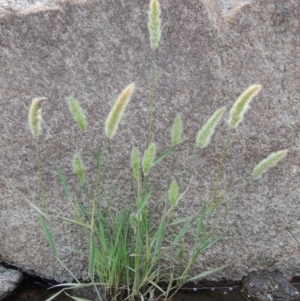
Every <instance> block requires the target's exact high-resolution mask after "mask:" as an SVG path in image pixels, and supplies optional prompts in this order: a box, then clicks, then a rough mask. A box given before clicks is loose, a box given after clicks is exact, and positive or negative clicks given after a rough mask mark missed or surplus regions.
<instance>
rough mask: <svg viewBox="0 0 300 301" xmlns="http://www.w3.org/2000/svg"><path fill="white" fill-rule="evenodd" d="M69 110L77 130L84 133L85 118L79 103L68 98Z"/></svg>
mask: <svg viewBox="0 0 300 301" xmlns="http://www.w3.org/2000/svg"><path fill="white" fill-rule="evenodd" d="M69 110H70V112H71V114H72V115H73V118H74V119H75V121H76V122H77V124H78V126H79V128H80V129H81V130H82V131H84V130H85V128H86V118H85V115H84V113H83V110H82V108H81V106H80V104H79V102H78V101H77V100H76V99H74V98H73V97H71V96H70V97H69Z"/></svg>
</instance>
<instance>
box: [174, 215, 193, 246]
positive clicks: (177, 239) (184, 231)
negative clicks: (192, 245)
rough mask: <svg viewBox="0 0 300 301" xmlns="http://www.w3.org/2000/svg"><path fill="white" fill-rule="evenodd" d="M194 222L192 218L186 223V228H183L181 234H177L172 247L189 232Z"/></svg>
mask: <svg viewBox="0 0 300 301" xmlns="http://www.w3.org/2000/svg"><path fill="white" fill-rule="evenodd" d="M192 221H193V217H190V218H189V219H188V220H187V221H186V223H185V224H184V226H183V227H182V229H181V230H180V232H179V233H178V234H177V236H176V237H175V239H174V240H173V242H172V245H175V244H176V243H177V242H178V241H179V240H180V239H181V238H182V237H183V236H184V234H185V233H186V232H187V230H188V228H189V226H190V224H191V222H192Z"/></svg>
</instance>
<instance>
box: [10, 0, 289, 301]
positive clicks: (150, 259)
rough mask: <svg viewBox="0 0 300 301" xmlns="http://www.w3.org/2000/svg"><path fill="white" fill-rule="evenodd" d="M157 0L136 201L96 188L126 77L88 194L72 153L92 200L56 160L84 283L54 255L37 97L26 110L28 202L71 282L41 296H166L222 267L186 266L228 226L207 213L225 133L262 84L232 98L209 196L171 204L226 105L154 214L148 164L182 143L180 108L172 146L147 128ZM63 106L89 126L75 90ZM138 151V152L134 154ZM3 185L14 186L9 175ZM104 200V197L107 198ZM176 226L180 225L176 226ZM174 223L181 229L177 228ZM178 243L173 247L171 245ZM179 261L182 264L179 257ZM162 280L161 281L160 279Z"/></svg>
mask: <svg viewBox="0 0 300 301" xmlns="http://www.w3.org/2000/svg"><path fill="white" fill-rule="evenodd" d="M160 13H161V9H160V4H159V1H158V0H151V1H150V6H149V14H148V18H149V20H148V28H149V35H150V46H151V51H152V70H151V73H152V81H151V97H150V105H149V129H148V131H149V132H148V139H147V147H146V149H145V150H144V152H140V150H139V149H138V148H137V147H135V146H133V147H132V152H131V158H130V165H131V168H132V174H133V182H134V187H135V192H134V195H133V196H132V199H133V200H134V201H132V202H129V203H128V204H124V206H123V208H122V209H120V210H116V209H114V205H113V201H114V192H115V188H113V189H112V191H111V192H110V193H108V194H105V192H103V189H102V186H101V185H102V176H103V175H102V166H103V162H104V160H105V157H106V156H107V155H108V154H106V150H107V147H108V145H109V143H110V141H111V139H113V137H114V136H115V134H116V132H117V129H118V127H119V124H120V121H121V119H122V117H123V115H124V112H125V110H126V107H127V106H128V105H129V102H130V99H131V97H133V93H134V89H135V85H134V83H132V84H130V85H128V86H127V87H126V88H125V89H124V90H123V91H122V92H121V93H120V95H119V97H118V98H117V100H116V102H115V104H114V106H113V107H112V109H111V111H110V113H109V115H108V117H107V119H106V121H105V126H104V130H105V138H104V139H103V143H102V148H101V150H99V151H98V152H97V155H96V156H95V155H94V153H93V150H92V156H93V157H94V162H95V167H96V168H95V170H96V173H97V174H96V175H95V178H96V181H95V185H94V188H93V192H92V196H90V194H91V193H90V192H89V193H88V191H87V188H86V187H87V185H86V177H85V168H84V162H83V160H82V159H81V156H80V154H79V153H76V154H74V157H73V170H74V173H75V174H76V176H77V177H78V180H79V185H80V186H81V188H82V193H83V196H88V198H90V199H91V204H90V207H88V208H85V207H84V206H83V204H82V203H81V202H80V199H76V198H75V197H74V195H75V194H73V193H72V191H70V189H69V186H68V184H67V181H66V179H65V177H64V174H63V171H62V170H61V169H60V168H59V167H58V176H59V178H60V181H61V184H62V187H63V190H64V192H65V195H66V197H67V199H68V200H69V202H70V205H71V208H72V210H73V211H74V216H75V218H74V219H69V218H65V217H61V218H62V220H64V221H67V222H70V223H72V224H74V226H79V227H80V228H82V229H83V232H84V233H85V234H86V237H87V242H88V244H89V254H88V255H87V257H88V279H87V280H88V283H85V282H80V281H79V279H77V278H76V276H75V275H74V274H73V273H72V271H70V270H69V269H68V268H67V267H66V265H64V263H63V262H62V261H61V260H60V257H59V253H58V251H57V250H58V248H57V246H56V243H55V241H54V238H53V236H52V234H51V231H50V229H49V228H48V226H47V219H48V218H49V217H48V205H47V202H46V198H45V192H44V183H43V178H42V169H41V163H40V159H39V153H38V136H39V135H40V134H41V121H42V119H41V108H40V101H41V99H34V100H33V102H32V105H31V107H30V110H29V119H28V120H29V127H30V130H31V132H32V135H33V137H34V139H35V142H36V148H37V161H38V173H39V179H40V190H41V195H42V199H43V200H44V201H43V207H44V211H46V213H43V210H41V209H40V208H38V207H39V206H38V205H36V204H34V202H31V201H29V203H30V204H31V205H32V206H33V207H34V208H35V209H36V210H37V212H38V217H39V221H40V224H41V227H42V229H43V231H44V233H45V236H46V238H47V240H48V242H49V245H50V247H51V249H52V252H53V254H54V256H55V258H56V259H57V260H58V261H59V262H60V263H61V264H62V265H63V266H64V267H65V268H66V269H67V271H68V272H69V273H70V274H71V276H72V277H73V279H74V280H75V282H76V283H67V284H62V285H59V287H63V288H62V290H61V291H59V292H58V293H56V294H55V295H53V296H52V297H51V298H49V299H47V301H50V300H53V299H54V298H56V297H57V296H58V294H59V293H61V292H64V291H65V290H68V289H80V288H86V287H94V288H95V289H96V292H97V294H98V298H99V300H117V299H126V300H129V301H132V300H144V299H145V298H146V297H148V298H149V299H151V297H153V293H154V290H155V291H156V292H158V294H159V295H160V296H162V297H163V298H164V299H169V298H170V297H171V296H172V295H173V294H174V293H175V292H176V291H177V290H178V289H179V288H180V287H182V286H183V285H184V284H185V283H186V282H189V281H197V280H199V279H202V278H205V277H207V276H208V275H210V274H212V273H215V272H217V271H220V270H221V269H222V268H224V267H216V268H214V269H209V270H206V271H202V272H201V273H199V274H198V275H194V274H192V269H193V267H194V265H195V263H196V262H197V259H198V258H199V256H201V254H202V253H203V252H204V251H205V250H207V249H208V248H210V247H212V246H213V245H214V244H215V243H216V242H218V241H219V240H220V239H221V238H222V237H224V235H225V234H226V232H223V233H220V234H218V235H215V236H214V235H212V233H213V231H212V230H213V229H214V226H215V225H216V224H217V223H218V220H217V222H215V223H214V224H213V227H212V228H210V226H209V225H210V222H211V219H212V215H213V213H214V212H215V211H216V209H217V208H218V207H219V205H220V203H221V202H222V200H223V198H224V194H225V191H224V190H221V191H219V190H220V189H219V183H220V179H221V176H222V170H223V167H224V162H225V160H226V153H227V150H228V147H229V146H230V141H231V133H232V132H233V131H235V130H236V128H237V126H238V125H239V123H240V122H242V120H243V118H244V114H245V112H246V110H247V108H248V107H249V103H250V102H251V101H252V99H253V98H254V96H255V95H257V94H258V92H259V91H260V90H261V86H260V85H253V86H250V87H249V88H248V89H247V90H246V91H245V92H244V93H242V94H241V96H240V97H239V98H238V99H237V101H236V102H235V103H234V105H233V107H232V109H231V111H230V118H229V121H228V134H227V138H226V139H225V142H224V147H223V153H222V157H221V161H220V163H219V168H218V172H217V175H216V179H215V183H214V188H213V191H212V194H211V198H210V200H207V201H206V202H204V203H203V205H202V208H201V210H200V212H198V213H197V214H195V215H194V216H186V217H181V218H179V219H175V218H174V216H175V215H174V212H175V211H176V209H177V206H178V204H180V201H181V199H182V198H183V197H184V194H185V192H186V190H187V189H188V187H189V186H188V185H186V184H185V180H186V179H187V178H188V179H190V170H191V166H192V165H193V163H194V160H195V159H196V158H197V154H198V153H199V149H200V150H201V149H203V148H205V147H208V145H209V143H210V141H211V138H212V136H213V134H214V133H215V131H216V129H217V126H218V124H219V123H220V121H221V120H222V118H223V115H224V113H225V111H226V108H225V107H222V108H219V109H217V110H216V111H215V112H214V113H213V114H212V116H211V117H210V118H209V119H208V121H207V122H206V123H205V124H204V125H203V126H202V128H201V129H200V130H199V132H198V134H197V137H196V139H195V155H194V156H193V157H192V158H191V160H190V164H189V167H187V169H186V170H185V171H183V173H182V178H181V179H180V181H176V179H175V178H173V169H174V166H175V164H174V162H175V159H174V156H173V160H172V164H171V168H170V174H169V177H170V180H169V182H168V183H169V185H168V188H167V191H166V199H165V202H164V208H163V210H162V213H161V216H160V219H159V220H157V219H156V218H154V211H153V209H151V206H150V204H149V202H150V200H151V199H153V191H154V190H155V187H152V186H150V185H149V183H148V177H149V174H150V173H151V169H152V168H153V167H154V166H155V165H159V164H160V163H161V162H162V161H163V160H164V159H165V158H167V157H169V156H172V155H173V154H174V152H175V151H176V149H177V147H178V146H179V145H180V144H181V143H183V140H182V133H183V122H182V118H181V115H180V114H178V115H177V116H176V118H175V120H174V123H173V126H172V129H171V139H170V147H169V148H168V149H166V150H165V151H164V152H163V153H162V154H159V155H157V154H156V144H155V141H154V135H153V122H154V111H155V99H156V69H157V64H156V50H157V48H158V46H159V41H160V37H161V19H160ZM69 110H70V112H71V114H72V116H73V118H74V120H75V122H76V123H77V124H78V127H79V128H80V130H82V131H87V120H86V117H85V114H84V112H83V109H82V108H81V106H80V104H79V102H78V101H77V100H75V99H74V98H73V97H70V98H69ZM141 153H143V156H142V157H141V156H140V154H141ZM286 153H287V150H281V151H279V152H275V153H273V154H271V155H269V156H268V157H267V158H266V159H264V160H263V161H261V162H260V163H259V164H258V165H257V166H256V167H255V168H254V170H253V173H252V176H253V179H258V178H259V177H260V176H261V175H262V174H263V173H265V172H266V171H267V170H268V169H269V168H271V167H272V166H274V165H275V164H277V163H278V162H279V161H280V160H282V159H283V158H284V157H285V156H286ZM9 185H10V186H11V187H12V188H13V189H15V188H14V187H13V185H11V184H10V183H9ZM105 204H107V205H105ZM191 225H195V237H194V243H193V246H192V249H191V253H190V254H189V253H188V252H187V250H186V246H185V243H184V238H185V237H186V234H187V233H188V232H189V230H190V227H191ZM178 226H180V227H178ZM178 228H179V230H178ZM163 250H169V251H170V252H169V254H171V255H170V256H169V257H168V256H167V257H166V256H165V254H164V253H163ZM174 250H176V251H174ZM183 262H185V264H184V263H183ZM162 283H167V285H162ZM71 298H73V299H74V300H79V301H84V300H86V299H82V298H78V297H74V296H71Z"/></svg>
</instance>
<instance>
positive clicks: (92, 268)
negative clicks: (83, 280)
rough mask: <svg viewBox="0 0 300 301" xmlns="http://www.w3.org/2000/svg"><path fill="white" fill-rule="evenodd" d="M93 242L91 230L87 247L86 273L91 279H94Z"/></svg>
mask: <svg viewBox="0 0 300 301" xmlns="http://www.w3.org/2000/svg"><path fill="white" fill-rule="evenodd" d="M95 248H96V246H95V244H94V234H93V232H91V237H90V247H89V270H88V275H89V277H90V278H91V280H92V281H94V275H95Z"/></svg>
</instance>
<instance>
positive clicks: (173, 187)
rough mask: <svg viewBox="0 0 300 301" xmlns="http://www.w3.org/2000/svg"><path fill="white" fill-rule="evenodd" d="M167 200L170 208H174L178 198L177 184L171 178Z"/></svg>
mask: <svg viewBox="0 0 300 301" xmlns="http://www.w3.org/2000/svg"><path fill="white" fill-rule="evenodd" d="M168 196H169V201H170V204H171V207H172V208H175V207H176V206H177V204H178V200H179V186H178V184H177V182H176V181H175V180H172V182H171V184H170V187H169V190H168Z"/></svg>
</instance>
